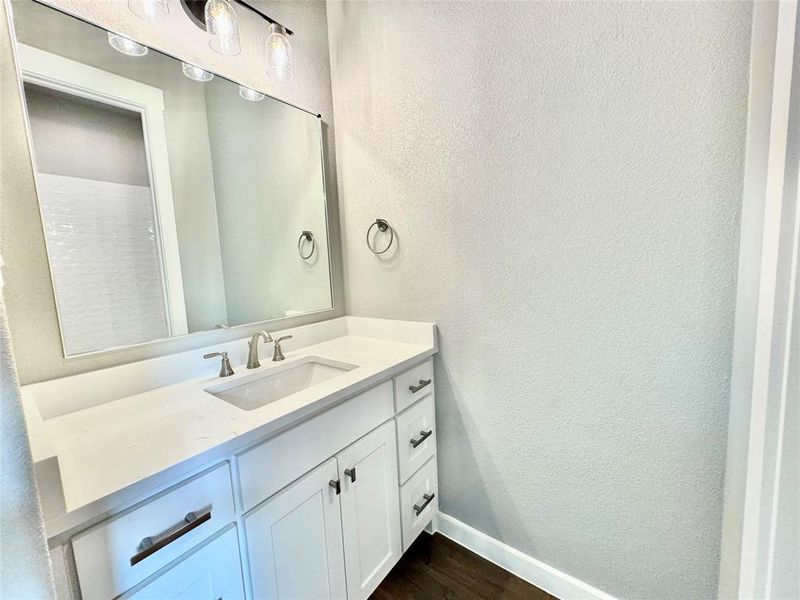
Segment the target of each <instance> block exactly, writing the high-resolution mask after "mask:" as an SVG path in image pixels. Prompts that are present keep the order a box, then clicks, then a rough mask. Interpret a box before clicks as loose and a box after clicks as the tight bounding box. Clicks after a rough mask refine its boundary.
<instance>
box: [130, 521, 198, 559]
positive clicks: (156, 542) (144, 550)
mask: <svg viewBox="0 0 800 600" xmlns="http://www.w3.org/2000/svg"><path fill="white" fill-rule="evenodd" d="M210 519H211V508H210V507H209V508H208V510H206V511H205V512H202V513H200V514H199V515H198V514H197V513H194V512H190V513H186V516H185V517H184V518H183V522H181V523H179V524H178V525H176V526H175V527H173V528H172V530H171V531H170V533H168V534H166V535H164V536H163V537H159V538H156V539H153V538H152V537H146V538H144V539H143V540H142V541H141V542H139V548H138V550H139V552H137V553H136V554H134V555H133V556H131V566H133V565H135V564H136V563H139V562H141V561H143V560H144V559H145V558H147V557H148V556H150V555H151V554H155V553H156V552H158V551H159V550H161V549H162V548H164V547H165V546H168V545H169V544H171V543H172V542H174V541H175V540H177V539H178V538H179V537H182V536H184V535H186V534H187V533H189V532H190V531H191V530H192V529H195V528H196V527H199V526H200V525H202V524H203V523H205V522H206V521H208V520H210Z"/></svg>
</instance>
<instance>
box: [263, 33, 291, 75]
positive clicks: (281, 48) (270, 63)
mask: <svg viewBox="0 0 800 600" xmlns="http://www.w3.org/2000/svg"><path fill="white" fill-rule="evenodd" d="M293 62H294V56H293V53H292V45H291V44H290V43H289V38H288V37H286V28H285V27H284V26H283V25H281V24H280V23H270V25H269V36H267V76H269V78H270V79H272V80H273V81H291V79H292V76H293V75H294V66H293Z"/></svg>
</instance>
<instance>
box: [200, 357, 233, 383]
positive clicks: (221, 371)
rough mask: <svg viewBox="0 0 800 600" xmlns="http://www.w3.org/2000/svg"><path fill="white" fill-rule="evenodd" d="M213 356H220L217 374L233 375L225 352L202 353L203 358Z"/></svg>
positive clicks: (223, 375) (221, 375)
mask: <svg viewBox="0 0 800 600" xmlns="http://www.w3.org/2000/svg"><path fill="white" fill-rule="evenodd" d="M215 356H221V357H222V365H221V366H220V369H219V376H220V377H230V376H231V375H233V369H231V363H230V361H229V360H228V353H227V352H211V353H210V354H204V355H203V358H213V357H215Z"/></svg>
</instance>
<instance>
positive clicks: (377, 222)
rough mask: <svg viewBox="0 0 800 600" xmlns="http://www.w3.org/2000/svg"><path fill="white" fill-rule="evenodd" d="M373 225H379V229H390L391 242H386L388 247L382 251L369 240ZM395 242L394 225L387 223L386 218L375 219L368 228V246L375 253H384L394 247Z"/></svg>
mask: <svg viewBox="0 0 800 600" xmlns="http://www.w3.org/2000/svg"><path fill="white" fill-rule="evenodd" d="M373 227H377V228H378V231H386V230H387V229H388V230H389V243H388V244H386V248H384V249H383V250H380V251H379V250H376V249H375V247H374V246H373V245H372V243H371V242H370V241H369V234H370V233H372V228H373ZM393 242H394V229H392V226H391V225H389V223H387V222H386V220H384V219H375V222H374V223H373V224H372V225H370V226H369V229H367V248H369V249H370V251H371V252H372V253H373V254H383V253H384V252H386V251H387V250H389V248H391V247H392V243H393Z"/></svg>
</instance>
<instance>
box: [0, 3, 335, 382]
mask: <svg viewBox="0 0 800 600" xmlns="http://www.w3.org/2000/svg"><path fill="white" fill-rule="evenodd" d="M13 4H14V5H15V6H17V7H19V6H20V5H21V4H22V3H19V2H13ZM51 4H52V5H54V6H58V7H60V8H62V9H64V10H67V11H69V12H71V13H73V14H76V15H78V16H81V17H83V18H85V19H88V20H90V21H92V22H95V23H98V24H100V25H101V26H104V27H107V28H109V29H113V30H115V31H119V32H121V33H124V34H128V35H130V36H132V37H134V38H136V39H139V40H140V41H142V42H143V43H145V44H148V45H150V46H151V47H153V48H157V49H160V50H163V51H165V52H167V53H169V54H171V55H173V56H177V57H179V58H182V59H184V60H187V61H189V62H193V63H195V64H199V65H202V66H205V67H206V68H209V69H211V70H213V71H215V72H217V73H219V74H221V75H223V76H227V77H229V78H231V79H234V80H237V81H240V82H241V83H243V84H245V85H249V86H251V87H253V88H257V89H260V90H263V91H265V92H268V93H271V94H272V95H274V96H275V97H279V98H281V99H283V100H285V101H288V102H291V103H294V104H297V105H300V106H304V107H307V108H309V109H313V110H315V111H317V112H320V113H322V115H323V117H322V121H323V136H324V144H325V152H326V165H325V169H326V185H327V196H328V222H329V223H330V224H331V227H330V229H331V231H330V244H331V254H332V271H333V293H334V302H335V308H334V309H333V310H332V311H331V312H326V313H321V314H317V315H310V316H306V317H296V318H291V319H283V320H278V321H272V322H269V323H268V324H267V323H261V324H260V325H254V326H253V327H252V328H250V327H248V328H247V331H249V330H250V329H253V330H255V329H256V328H258V327H268V328H270V329H278V328H284V327H293V326H297V325H301V324H305V323H310V322H313V321H319V320H321V319H325V318H330V317H334V316H339V315H341V314H344V299H343V291H342V277H341V258H340V256H341V251H340V242H339V232H338V228H337V227H336V223H338V203H337V195H336V184H335V182H336V169H335V155H334V152H333V133H332V129H329V126H331V127H332V124H333V110H332V105H331V92H330V64H329V59H328V41H327V31H326V15H325V5H324V3H321V2H310V3H309V2H293V1H288V2H284V1H275V2H272V1H270V2H257V4H258V5H259V6H260V7H261V9H262V10H264V11H265V12H267V13H268V14H270V15H273V16H274V18H276V19H278V20H279V21H281V22H282V23H285V24H286V25H287V26H288V27H290V28H291V29H295V30H297V31H298V33H297V34H296V35H295V36H294V37H293V38H292V43H293V47H294V50H295V55H296V59H297V64H296V68H295V78H294V80H293V81H292V82H291V83H287V84H275V83H272V82H270V81H269V80H268V79H267V77H266V69H265V68H264V56H263V41H264V38H265V36H266V26H265V24H264V22H263V21H261V20H260V19H257V18H254V17H252V16H250V15H248V14H247V13H246V12H243V13H242V14H241V15H240V27H241V31H242V53H241V54H240V55H239V56H238V57H235V58H231V57H223V56H220V55H218V54H216V53H214V52H213V51H211V49H210V48H209V47H208V42H207V39H206V38H205V34H204V33H203V32H202V31H200V30H198V29H196V28H195V27H194V25H192V24H191V23H190V22H189V20H188V18H187V17H185V15H184V13H183V11H182V9H181V7H180V5H179V4H178V2H177V0H171V2H170V7H171V15H172V18H171V20H170V21H169V22H167V23H162V24H151V23H147V22H145V21H142V20H141V19H139V18H138V17H136V16H135V15H134V14H133V13H131V12H130V11H128V10H126V9H125V8H124V5H120V4H119V3H117V2H106V1H104V0H53V2H51ZM0 36H3V37H4V38H5V37H6V36H8V31H7V30H6V28H5V26H3V27H2V29H1V30H0ZM122 58H125V57H122ZM0 69H1V70H2V74H3V78H4V79H3V80H4V81H9V82H12V85H10V86H4V88H3V106H2V109H3V135H2V136H0V150H2V155H3V161H2V165H1V166H0V168H2V172H0V175H2V177H0V196H1V197H2V199H3V201H2V203H0V223H1V224H2V225H3V230H2V234H3V235H2V236H1V237H2V239H0V252H2V255H3V257H4V259H5V262H6V267H5V269H4V273H5V281H6V288H5V295H6V303H7V305H8V309H9V310H8V312H9V324H10V328H11V334H12V336H13V337H14V346H15V354H16V359H17V367H18V369H19V375H20V380H21V382H22V383H23V384H25V383H32V382H34V381H41V380H45V379H52V378H55V377H61V376H65V375H69V374H74V373H79V372H83V371H88V370H92V369H97V368H103V367H107V366H111V365H115V364H121V363H125V362H130V361H132V360H141V359H144V358H149V357H152V356H159V355H163V354H168V353H171V352H176V351H180V350H187V349H191V348H197V347H201V346H204V345H208V344H209V343H213V342H214V341H215V340H219V341H225V340H231V339H235V338H238V337H241V336H242V331H241V330H235V329H234V330H228V331H212V332H208V333H203V334H197V335H194V336H189V337H184V338H179V339H174V340H170V341H166V342H158V343H154V344H148V345H144V346H139V347H136V348H129V349H125V350H118V351H113V352H107V353H102V354H99V355H95V356H85V357H79V358H77V357H76V358H71V359H68V360H65V359H64V358H63V356H62V355H61V348H60V344H58V343H57V340H58V339H59V336H58V321H57V318H56V313H55V303H54V299H53V293H52V286H51V284H50V277H49V272H48V269H47V264H46V255H45V253H44V239H43V236H42V232H41V227H40V225H39V217H38V207H37V204H36V197H35V191H34V187H33V172H32V169H31V165H30V158H29V152H28V143H27V139H26V134H25V127H24V122H23V118H22V114H23V113H22V108H21V103H20V98H19V94H18V93H17V90H16V87H15V86H14V85H13V82H14V74H13V62H12V57H11V56H10V55H9V54H8V53H4V54H3V55H2V56H0ZM184 79H185V78H184V77H182V76H179V77H177V78H176V82H180V83H183V80H184ZM185 81H186V82H187V83H189V84H191V83H192V82H190V81H189V80H188V79H185ZM165 102H167V103H168V102H169V100H168V99H167V98H165ZM184 114H186V115H189V116H187V118H189V117H190V116H191V113H190V112H186V113H184ZM194 147H195V148H196V149H197V150H198V151H199V152H203V148H202V146H201V145H199V144H197V145H195V146H194ZM194 164H195V163H194V162H193V161H190V160H187V161H186V162H185V163H184V164H183V166H184V167H185V168H186V169H187V170H192V172H194V171H193V167H194ZM171 168H172V169H173V170H174V169H175V168H176V166H175V165H171ZM201 172H202V170H201ZM195 183H196V185H197V186H198V187H197V188H196V189H195V192H199V191H200V190H206V189H211V188H210V187H208V186H207V185H206V184H205V183H204V182H202V181H200V180H199V179H197V180H195ZM187 197H191V193H189V194H187ZM195 197H198V196H195ZM9 199H13V200H14V201H13V202H10V201H9ZM211 202H212V203H213V196H212V197H211ZM196 208H197V207H196V206H195V207H194V208H193V207H191V206H187V207H186V211H187V212H188V213H191V212H192V210H195V209H196ZM198 212H199V211H196V210H195V214H197V213H198ZM176 213H177V215H176V216H177V218H178V219H181V218H182V217H181V212H180V208H179V207H176ZM9 224H11V225H9ZM195 239H196V238H195ZM185 269H186V268H185V267H184V270H185ZM204 285H205V284H204ZM218 289H220V290H221V289H222V288H221V287H219V288H218ZM18 308H19V310H17V309H18ZM209 320H213V319H211V318H210V317H209ZM214 322H216V321H214Z"/></svg>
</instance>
